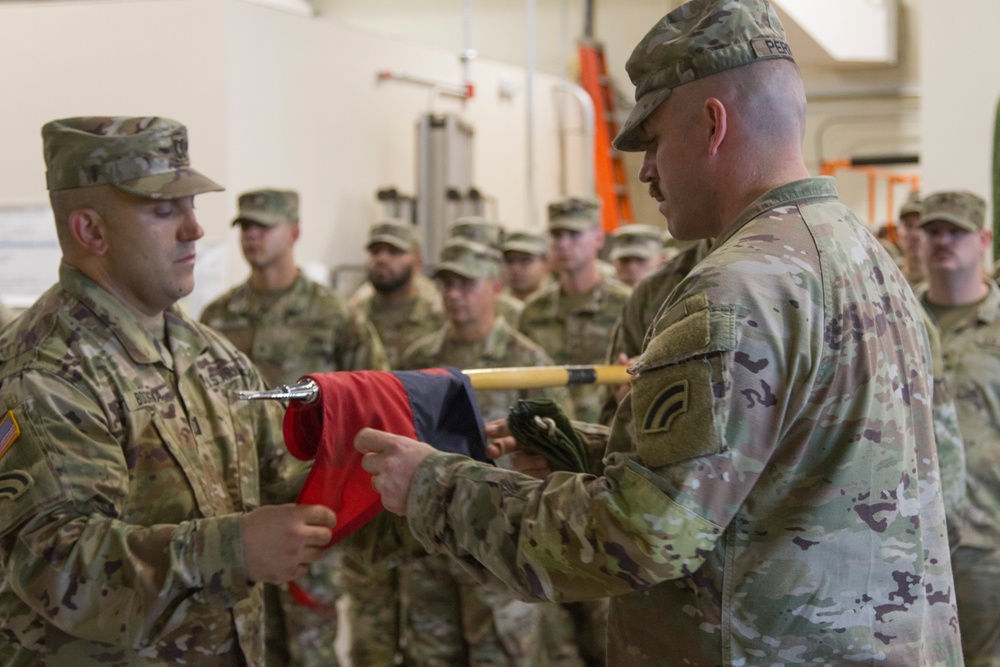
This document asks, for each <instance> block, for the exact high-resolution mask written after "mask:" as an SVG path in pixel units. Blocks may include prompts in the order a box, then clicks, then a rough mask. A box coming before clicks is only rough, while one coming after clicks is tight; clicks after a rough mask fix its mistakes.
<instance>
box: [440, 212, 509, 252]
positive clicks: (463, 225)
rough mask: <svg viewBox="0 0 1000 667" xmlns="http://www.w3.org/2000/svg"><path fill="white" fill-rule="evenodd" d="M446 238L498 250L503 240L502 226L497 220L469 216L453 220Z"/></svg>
mask: <svg viewBox="0 0 1000 667" xmlns="http://www.w3.org/2000/svg"><path fill="white" fill-rule="evenodd" d="M448 236H449V237H453V236H457V237H458V238H463V239H469V240H470V241H476V242H477V243H485V244H486V245H488V246H490V247H491V248H496V249H497V250H499V249H500V246H501V244H502V243H503V240H504V229H503V224H502V223H501V222H499V221H497V220H488V219H486V218H483V217H480V216H473V215H470V216H465V217H463V218H458V219H457V220H455V222H453V223H452V224H451V227H449V228H448Z"/></svg>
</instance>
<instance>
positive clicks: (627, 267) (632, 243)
mask: <svg viewBox="0 0 1000 667" xmlns="http://www.w3.org/2000/svg"><path fill="white" fill-rule="evenodd" d="M608 259H610V260H611V264H612V265H613V266H614V267H615V276H616V277H617V278H618V280H620V281H622V282H623V283H625V284H626V285H628V286H629V287H635V286H636V285H637V284H638V283H639V281H640V280H642V279H643V277H645V276H646V274H648V273H649V272H650V271H652V270H653V269H655V268H656V267H657V266H659V265H660V264H661V263H663V232H662V231H660V230H659V229H658V228H656V227H653V226H652V225H639V224H632V225H622V226H621V227H619V228H618V229H616V230H615V231H614V232H612V234H611V252H609V253H608Z"/></svg>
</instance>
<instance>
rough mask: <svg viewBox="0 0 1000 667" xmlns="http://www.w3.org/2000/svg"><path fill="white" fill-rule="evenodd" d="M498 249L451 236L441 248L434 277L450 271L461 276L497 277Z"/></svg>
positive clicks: (498, 265)
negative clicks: (439, 259)
mask: <svg viewBox="0 0 1000 667" xmlns="http://www.w3.org/2000/svg"><path fill="white" fill-rule="evenodd" d="M500 259H501V257H500V251H499V250H497V249H496V248H494V247H492V246H488V245H486V244H485V243H478V242H476V241H471V240H469V239H465V238H461V237H452V238H450V239H448V241H446V242H445V244H444V247H443V248H441V261H440V262H438V265H437V266H436V267H434V277H435V278H437V277H438V276H439V275H440V274H442V273H444V272H446V271H450V272H451V273H455V274H458V275H460V276H462V277H463V278H470V279H473V280H475V279H477V278H499V277H500Z"/></svg>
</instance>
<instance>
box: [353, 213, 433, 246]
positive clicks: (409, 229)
mask: <svg viewBox="0 0 1000 667" xmlns="http://www.w3.org/2000/svg"><path fill="white" fill-rule="evenodd" d="M376 243H387V244H389V245H391V246H392V247H393V248H397V249H399V250H402V251H403V252H412V251H414V250H419V249H420V239H419V238H418V237H417V226H416V225H412V224H410V223H409V222H407V221H406V220H403V219H401V218H387V219H385V220H380V221H378V222H376V223H375V224H374V225H372V227H371V229H369V230H368V245H366V246H365V248H366V249H367V250H371V249H372V246H373V245H375V244H376Z"/></svg>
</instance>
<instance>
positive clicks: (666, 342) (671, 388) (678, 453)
mask: <svg viewBox="0 0 1000 667" xmlns="http://www.w3.org/2000/svg"><path fill="white" fill-rule="evenodd" d="M679 307H680V308H684V309H685V310H684V311H683V312H682V316H681V317H679V318H677V319H676V320H675V321H674V322H672V323H671V324H669V325H668V326H667V327H666V328H665V329H663V330H662V331H661V332H660V333H659V334H657V335H656V337H655V338H653V339H652V340H651V341H650V343H649V345H648V346H647V347H646V350H645V351H644V352H643V355H642V358H641V359H640V361H639V363H638V364H636V368H635V370H636V372H637V375H636V377H635V378H633V380H632V406H633V411H632V415H633V416H632V419H633V426H634V429H635V437H636V451H637V452H638V454H639V456H640V457H641V459H642V461H643V463H644V464H645V465H647V466H649V467H650V468H659V467H662V466H667V465H671V464H674V463H677V462H680V461H683V460H686V459H691V458H696V457H699V456H706V455H709V454H717V453H719V452H721V451H723V447H724V445H723V443H722V441H721V438H720V435H719V434H720V433H721V432H723V425H724V421H725V419H726V415H727V413H728V401H729V387H730V384H731V383H730V378H729V369H728V366H729V359H730V357H731V353H732V351H733V350H734V348H735V345H736V318H735V311H734V309H733V308H731V307H729V306H709V305H708V303H707V300H706V299H705V298H704V297H703V296H700V295H699V296H695V297H691V298H690V299H688V300H687V301H685V302H684V303H683V304H681V305H680V306H679Z"/></svg>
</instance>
